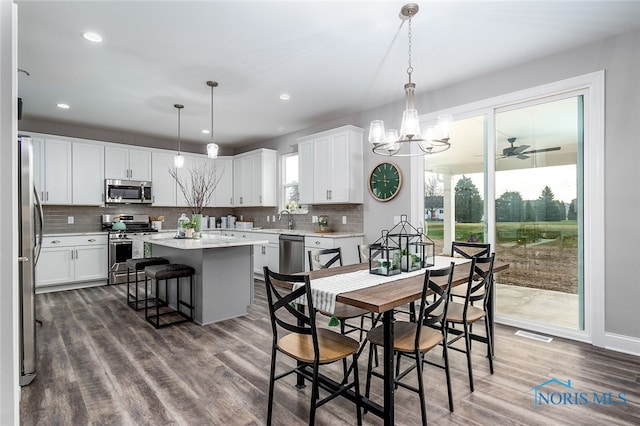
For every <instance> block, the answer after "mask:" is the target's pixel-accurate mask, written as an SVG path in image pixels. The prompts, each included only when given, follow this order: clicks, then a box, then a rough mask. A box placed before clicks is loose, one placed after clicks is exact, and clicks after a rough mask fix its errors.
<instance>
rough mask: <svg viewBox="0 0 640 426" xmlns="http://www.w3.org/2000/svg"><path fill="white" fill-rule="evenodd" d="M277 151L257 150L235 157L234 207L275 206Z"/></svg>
mask: <svg viewBox="0 0 640 426" xmlns="http://www.w3.org/2000/svg"><path fill="white" fill-rule="evenodd" d="M276 157H277V155H276V151H274V150H271V149H257V150H255V151H249V152H245V153H243V154H238V155H236V156H234V157H233V199H234V207H256V206H262V207H266V206H275V205H276V203H277V200H276Z"/></svg>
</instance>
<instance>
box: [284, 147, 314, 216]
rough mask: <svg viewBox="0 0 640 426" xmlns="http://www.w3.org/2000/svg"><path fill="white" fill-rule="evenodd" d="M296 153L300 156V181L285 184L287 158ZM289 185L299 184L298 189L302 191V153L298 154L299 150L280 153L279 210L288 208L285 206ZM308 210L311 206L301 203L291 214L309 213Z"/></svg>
mask: <svg viewBox="0 0 640 426" xmlns="http://www.w3.org/2000/svg"><path fill="white" fill-rule="evenodd" d="M294 155H295V156H297V157H298V182H296V183H295V184H285V183H284V178H285V176H284V175H285V162H286V160H287V158H289V157H292V156H294ZM289 186H297V187H298V191H300V155H299V154H298V152H289V153H286V154H281V155H280V181H279V191H280V195H279V196H278V198H279V200H278V205H279V209H278V210H287V208H286V207H285V199H286V195H285V194H286V188H288V187H289ZM308 212H309V208H308V206H306V205H299V206H298V209H297V210H293V211H290V213H291V214H307V213H308Z"/></svg>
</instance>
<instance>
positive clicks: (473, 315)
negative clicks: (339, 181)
mask: <svg viewBox="0 0 640 426" xmlns="http://www.w3.org/2000/svg"><path fill="white" fill-rule="evenodd" d="M463 313H464V304H462V303H455V302H452V303H449V310H448V312H447V321H449V322H455V323H457V324H462V323H463V322H464V316H463ZM483 317H484V310H483V309H480V308H476V307H475V306H469V307H468V308H467V322H468V323H474V322H476V321H478V320H479V319H481V318H483Z"/></svg>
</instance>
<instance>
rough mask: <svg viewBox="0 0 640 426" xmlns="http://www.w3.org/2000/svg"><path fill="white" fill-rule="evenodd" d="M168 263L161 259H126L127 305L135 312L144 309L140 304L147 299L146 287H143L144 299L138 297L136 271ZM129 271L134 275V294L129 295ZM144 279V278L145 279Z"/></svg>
mask: <svg viewBox="0 0 640 426" xmlns="http://www.w3.org/2000/svg"><path fill="white" fill-rule="evenodd" d="M168 263H169V261H168V260H167V259H165V258H163V257H139V258H135V259H127V305H129V307H130V308H131V309H133V310H135V311H139V310H140V309H142V308H144V306H141V305H140V304H141V303H142V302H144V301H145V300H146V299H147V293H146V287H147V286H146V285H145V295H144V299H140V297H139V289H138V271H142V270H144V268H146V267H147V266H153V265H167V264H168ZM131 270H133V272H134V273H135V274H136V282H135V285H136V293H135V294H131V284H133V283H132V282H131V278H130V274H131ZM145 279H146V278H145Z"/></svg>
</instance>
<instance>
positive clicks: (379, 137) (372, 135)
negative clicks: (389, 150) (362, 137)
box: [369, 120, 385, 144]
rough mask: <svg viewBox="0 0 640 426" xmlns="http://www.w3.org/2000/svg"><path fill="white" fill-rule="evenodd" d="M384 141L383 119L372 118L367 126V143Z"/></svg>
mask: <svg viewBox="0 0 640 426" xmlns="http://www.w3.org/2000/svg"><path fill="white" fill-rule="evenodd" d="M383 142H385V132H384V121H382V120H373V121H372V122H371V125H370V126H369V143H372V144H377V143H383Z"/></svg>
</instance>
